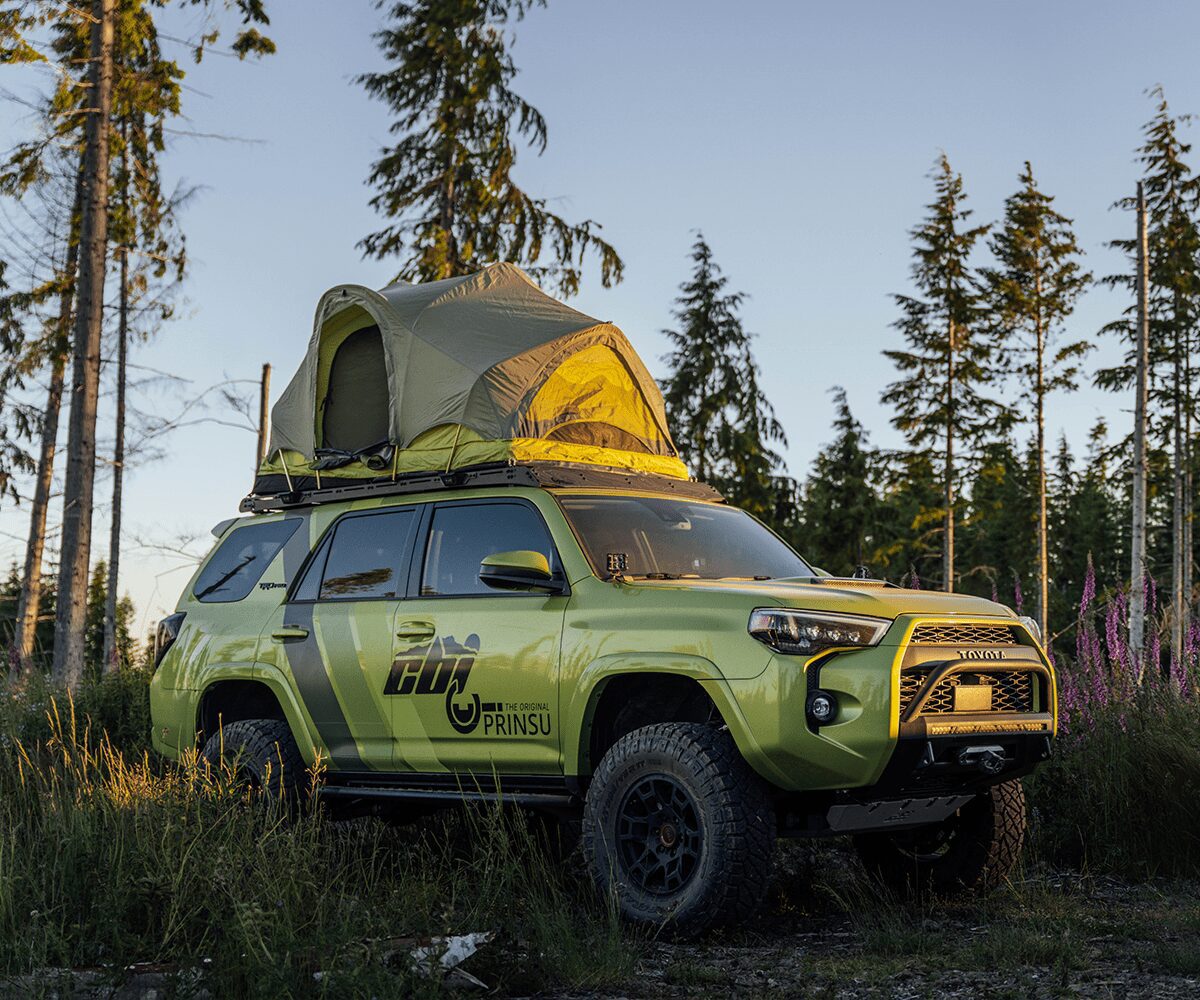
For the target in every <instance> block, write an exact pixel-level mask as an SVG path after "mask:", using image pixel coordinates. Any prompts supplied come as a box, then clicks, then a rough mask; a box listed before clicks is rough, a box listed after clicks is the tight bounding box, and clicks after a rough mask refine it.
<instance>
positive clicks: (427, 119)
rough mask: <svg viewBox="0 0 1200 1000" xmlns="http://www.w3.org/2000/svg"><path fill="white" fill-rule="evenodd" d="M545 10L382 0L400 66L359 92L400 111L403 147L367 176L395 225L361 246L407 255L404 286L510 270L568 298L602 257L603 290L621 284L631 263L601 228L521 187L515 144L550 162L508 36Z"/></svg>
mask: <svg viewBox="0 0 1200 1000" xmlns="http://www.w3.org/2000/svg"><path fill="white" fill-rule="evenodd" d="M545 2H546V0H378V4H377V5H378V6H379V7H381V8H383V7H386V8H387V9H388V12H389V18H390V23H389V25H388V26H387V27H386V28H384V29H383V30H382V31H380V32H378V33H377V34H376V36H375V37H376V39H377V40H378V42H379V46H380V48H381V49H382V51H383V54H384V56H385V57H386V58H387V60H388V63H389V64H391V68H389V69H388V70H386V71H384V72H381V73H364V74H362V75H361V76H359V77H358V82H359V83H361V84H362V85H363V87H364V88H365V89H366V91H367V93H368V94H370V95H371V96H372V97H374V98H378V99H379V100H381V101H383V102H384V103H385V104H387V106H388V108H389V109H390V110H391V111H392V112H393V113H394V115H395V119H394V121H393V122H392V125H391V132H392V134H393V135H395V136H398V139H397V141H396V143H395V145H393V146H390V147H389V148H387V149H384V150H383V151H382V156H381V157H380V159H379V160H377V161H376V162H375V163H374V164H373V165H372V168H371V174H370V177H369V178H368V183H369V184H370V185H371V186H372V187H373V188H374V189H375V191H376V194H375V196H374V197H373V198H372V199H371V206H372V207H373V208H375V209H376V211H378V212H379V213H380V214H381V215H383V216H384V218H385V219H386V220H388V221H387V225H386V227H385V228H384V229H381V230H379V231H378V232H375V233H371V234H370V235H369V236H367V237H366V238H365V239H364V240H363V241H362V242H361V243H360V244H359V246H360V247H361V248H362V250H363V251H364V253H365V254H366V255H367V256H371V257H376V258H379V259H386V258H390V257H397V256H398V257H400V259H401V262H400V272H399V275H398V277H399V279H402V280H406V281H436V280H437V279H439V278H452V277H455V276H457V275H462V274H469V273H471V272H472V271H477V270H479V269H480V268H481V267H483V266H484V265H485V264H489V263H492V262H494V261H502V260H503V261H510V262H512V263H514V264H519V265H521V266H523V267H525V268H526V269H527V270H528V271H529V272H530V274H531V275H532V276H533V277H534V278H535V280H539V281H544V282H547V283H551V284H553V285H554V286H555V287H556V288H557V289H558V291H559V293H560V294H562V295H564V296H569V295H573V294H575V293H576V292H577V291H578V290H579V282H580V279H581V276H582V269H583V263H584V259H585V257H586V256H587V255H588V254H589V253H594V254H595V255H596V256H597V257H598V258H599V262H600V277H601V281H602V282H603V283H604V286H605V287H606V288H607V287H609V286H610V285H612V284H614V283H616V282H618V281H620V280H621V272H622V270H623V267H624V265H623V264H622V262H621V258H620V257H619V256H618V255H617V252H616V250H614V249H613V247H612V246H611V245H609V244H608V243H606V242H605V241H604V240H603V239H601V238H600V236H599V235H598V230H599V228H600V227H599V226H598V225H597V224H596V223H595V222H592V221H590V220H587V221H584V222H581V223H577V224H573V223H569V222H567V221H566V220H565V219H563V218H562V217H561V216H559V215H556V214H555V213H554V212H552V211H550V209H549V207H548V203H547V201H546V199H544V198H534V197H533V196H531V195H529V194H528V193H526V192H525V191H524V190H522V189H521V188H520V187H519V186H518V185H517V183H516V181H515V180H514V179H513V177H512V170H513V166H514V164H515V162H516V155H517V150H516V144H515V139H516V137H520V138H521V139H523V140H524V141H525V142H526V143H527V144H528V145H530V146H531V147H532V148H533V149H534V150H536V151H537V152H538V153H541V152H543V151H544V150H545V148H546V138H547V136H546V122H545V120H544V119H543V118H542V116H541V114H540V113H539V112H538V110H537V109H536V108H534V107H533V106H532V105H530V104H529V103H528V102H527V101H525V100H524V98H522V97H520V96H519V95H518V94H516V93H515V92H514V91H513V90H512V87H511V84H512V80H513V77H514V76H516V72H517V70H516V66H515V65H514V64H513V61H512V57H511V55H510V54H509V46H510V41H511V39H510V37H509V34H508V31H507V29H508V27H509V25H510V24H511V23H512V22H514V21H518V20H520V19H521V18H522V17H523V16H524V15H525V13H526V11H527V10H529V8H530V7H533V6H544V5H545Z"/></svg>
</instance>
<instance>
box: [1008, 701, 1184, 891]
mask: <svg viewBox="0 0 1200 1000" xmlns="http://www.w3.org/2000/svg"><path fill="white" fill-rule="evenodd" d="M1197 734H1200V700H1197V699H1194V698H1193V699H1190V700H1185V699H1180V698H1177V697H1174V696H1173V695H1170V694H1164V693H1161V692H1159V693H1155V692H1149V691H1147V692H1144V693H1143V694H1142V695H1140V696H1139V697H1137V698H1136V699H1134V700H1132V701H1130V702H1128V703H1117V704H1112V705H1109V706H1107V707H1106V708H1103V709H1100V710H1097V711H1096V713H1095V716H1094V718H1093V719H1092V720H1090V721H1089V724H1088V725H1086V726H1081V727H1079V729H1078V730H1077V731H1074V732H1071V733H1069V734H1066V735H1065V736H1064V737H1063V738H1062V739H1060V740H1059V741H1058V744H1057V746H1056V748H1055V756H1054V757H1053V758H1052V759H1051V761H1050V762H1049V763H1048V764H1046V765H1045V766H1043V767H1041V768H1039V769H1038V770H1037V771H1036V772H1035V773H1034V774H1033V775H1032V776H1031V777H1030V778H1029V779H1027V781H1026V789H1027V792H1028V795H1029V801H1030V807H1031V813H1032V820H1033V822H1032V824H1031V827H1032V834H1033V843H1032V848H1033V851H1034V854H1035V856H1037V857H1042V858H1045V859H1046V860H1049V861H1052V862H1054V863H1056V864H1059V865H1068V866H1071V867H1074V868H1079V869H1084V870H1094V871H1107V872H1118V873H1121V874H1123V875H1125V876H1126V877H1133V878H1149V877H1154V876H1158V875H1166V876H1175V877H1189V878H1194V877H1197V876H1198V875H1200V740H1198V739H1197Z"/></svg>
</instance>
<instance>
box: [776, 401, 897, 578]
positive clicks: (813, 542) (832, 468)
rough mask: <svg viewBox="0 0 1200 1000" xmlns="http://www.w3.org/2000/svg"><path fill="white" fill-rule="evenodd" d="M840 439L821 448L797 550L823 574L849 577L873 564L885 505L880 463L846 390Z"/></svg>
mask: <svg viewBox="0 0 1200 1000" xmlns="http://www.w3.org/2000/svg"><path fill="white" fill-rule="evenodd" d="M833 392H834V405H835V406H836V408H837V416H836V417H835V419H834V422H833V429H834V432H835V435H836V436H835V437H834V440H833V441H832V442H831V443H830V444H828V445H826V446H825V447H824V448H823V449H821V452H820V454H818V455H817V458H816V461H815V462H814V463H813V470H812V474H811V475H810V476H809V478H808V483H807V486H806V489H805V491H804V506H803V517H802V528H801V531H800V532H799V533H798V537H797V538H796V542H797V548H799V549H800V551H801V552H803V553H804V555H805V556H806V557H807V558H809V559H811V560H813V561H814V562H815V563H816V564H817V565H819V566H820V567H821V568H822V569H824V570H826V571H828V572H831V573H834V574H836V575H842V576H849V575H850V574H851V573H853V572H854V571H855V570H856V569H857V568H858V567H859V566H861V565H868V564H870V563H871V562H872V561H873V559H874V556H875V549H876V546H877V544H878V521H879V517H880V501H879V497H878V496H877V495H876V493H875V487H874V484H875V482H876V481H877V479H878V468H877V466H878V464H879V459H878V456H877V455H876V453H875V452H874V450H873V449H871V448H870V447H869V445H868V443H867V433H866V431H864V430H863V426H862V424H860V423H859V422H858V421H857V420H856V419H855V418H854V414H853V413H851V412H850V404H849V402H848V401H847V399H846V390H845V389H843V388H841V387H840V386H839V387H837V388H835V389H834V390H833Z"/></svg>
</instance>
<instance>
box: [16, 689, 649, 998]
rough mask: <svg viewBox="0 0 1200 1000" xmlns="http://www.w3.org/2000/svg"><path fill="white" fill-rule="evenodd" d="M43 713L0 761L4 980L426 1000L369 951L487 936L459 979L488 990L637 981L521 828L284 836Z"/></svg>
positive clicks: (475, 817) (495, 824) (314, 830)
mask: <svg viewBox="0 0 1200 1000" xmlns="http://www.w3.org/2000/svg"><path fill="white" fill-rule="evenodd" d="M41 708H42V711H43V718H41V719H40V720H39V721H37V722H36V723H34V722H31V721H30V720H28V719H25V720H21V725H19V726H10V727H9V728H8V730H7V732H6V738H5V739H4V741H3V744H2V745H0V973H3V974H6V975H8V976H13V975H22V974H27V973H30V972H32V971H35V970H50V969H64V968H80V967H91V966H99V967H102V968H106V969H109V970H112V973H113V975H114V977H117V978H119V976H120V974H121V972H120V970H122V969H123V968H124V967H126V966H128V965H132V964H134V963H145V962H153V963H159V964H161V965H164V966H165V967H167V968H169V969H175V970H178V975H179V976H180V977H182V978H181V985H182V984H183V982H184V980H186V981H187V982H193V980H194V977H195V974H196V970H198V969H200V970H203V979H204V982H205V984H206V985H207V988H209V989H214V988H215V990H216V995H228V996H232V995H238V996H279V995H312V994H318V993H326V994H332V995H355V994H360V993H361V994H364V995H367V994H369V995H372V996H389V995H397V996H401V995H403V996H411V995H425V994H431V993H436V992H438V991H440V990H441V988H442V986H441V983H440V981H439V980H438V979H437V978H436V977H435V978H433V979H430V978H428V977H426V976H424V975H423V974H421V973H419V972H418V971H416V970H414V969H412V968H411V967H409V963H407V962H406V961H405V960H404V958H403V955H404V954H405V953H404V952H403V950H401V952H400V957H398V958H397V957H395V956H394V955H393V957H392V958H391V959H389V960H388V961H385V960H384V957H383V956H384V955H386V954H392V953H394V952H395V949H390V950H389V949H388V948H385V947H383V946H382V945H380V944H379V942H386V941H390V940H392V939H395V938H398V937H403V936H406V935H433V934H458V933H467V932H471V931H495V932H497V934H498V937H497V939H496V940H495V941H494V942H493V943H492V944H490V945H488V946H487V947H486V948H485V949H484V950H483V951H482V952H481V954H480V955H479V956H477V958H475V959H472V964H471V966H470V968H472V969H473V970H475V972H476V974H477V975H481V976H485V977H486V978H487V981H488V982H489V984H490V985H493V986H497V985H503V984H506V983H508V984H511V985H513V986H514V987H515V986H518V985H519V986H520V987H521V988H523V989H528V990H538V989H544V988H546V987H548V986H551V985H558V986H563V987H567V988H594V987H596V986H600V985H604V984H607V983H613V982H617V981H620V980H622V979H624V978H626V977H627V976H628V975H629V974H630V973H631V972H632V969H633V966H634V963H635V962H636V958H637V949H638V945H637V942H636V940H635V939H633V938H631V937H629V936H628V935H626V934H625V932H623V930H622V929H621V927H620V925H619V923H618V921H617V919H616V916H615V914H614V913H612V912H611V910H610V909H609V908H608V907H607V906H606V905H605V903H604V902H603V901H602V900H598V899H596V898H595V897H594V896H593V894H592V893H591V892H590V890H589V888H588V886H587V884H586V880H584V879H580V878H578V877H575V876H576V874H577V873H574V872H573V871H572V870H571V869H570V868H569V867H564V866H563V865H562V863H560V862H557V861H555V860H553V859H552V858H550V857H549V856H548V855H547V854H546V853H545V852H544V851H543V850H542V849H541V848H540V846H539V844H538V843H537V842H536V839H535V837H534V836H533V834H532V833H531V831H530V829H529V828H528V826H527V824H526V823H525V822H524V821H523V818H522V817H521V816H520V815H519V814H514V813H512V812H510V811H501V810H500V809H496V808H489V809H479V810H460V811H457V812H452V813H449V814H446V815H445V816H440V817H432V818H429V819H426V820H424V821H421V822H419V823H416V824H414V825H410V826H404V827H396V826H390V825H388V824H385V823H383V822H381V821H379V820H374V819H359V820H353V821H348V822H334V821H332V820H331V819H330V818H329V817H328V816H326V815H325V814H324V813H323V812H322V811H320V810H306V811H304V813H303V814H302V815H298V816H297V815H294V814H292V813H291V812H289V810H288V809H287V808H286V806H285V805H283V804H281V803H278V802H274V801H264V800H263V799H262V798H260V797H257V796H255V795H254V794H253V793H252V792H250V791H249V790H248V789H246V788H245V787H243V786H241V785H239V784H238V783H237V782H236V781H235V780H234V779H233V776H232V775H231V774H230V773H229V772H228V771H227V770H225V769H223V768H211V767H209V766H208V765H207V764H206V763H205V762H204V761H203V760H201V759H199V758H198V757H197V756H196V755H195V754H190V755H186V756H185V757H184V759H183V760H182V761H180V762H179V763H177V764H176V763H168V762H164V761H161V760H159V759H158V758H156V757H153V756H152V755H150V754H149V753H148V752H147V751H146V750H145V749H141V750H138V749H135V750H133V751H131V752H127V751H125V750H124V749H122V748H120V747H119V746H117V745H116V744H115V742H114V741H113V739H112V738H111V737H110V736H109V734H108V733H107V732H104V731H99V730H97V729H96V728H95V726H94V723H92V722H91V720H90V719H89V717H88V716H85V715H83V714H82V713H81V712H80V711H79V709H78V707H77V706H76V705H74V704H73V703H72V702H71V701H70V700H67V701H63V700H60V699H58V698H54V697H48V698H47V700H46V701H45V703H44V705H42V706H41ZM18 730H19V732H17V731H18ZM31 734H33V738H29V737H30V735H31ZM317 973H320V976H317V975H316V974H317ZM189 977H191V978H189Z"/></svg>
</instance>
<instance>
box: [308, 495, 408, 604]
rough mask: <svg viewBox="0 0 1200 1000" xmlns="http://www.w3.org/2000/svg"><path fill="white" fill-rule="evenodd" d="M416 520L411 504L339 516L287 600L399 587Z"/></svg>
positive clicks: (365, 596) (390, 591)
mask: <svg viewBox="0 0 1200 1000" xmlns="http://www.w3.org/2000/svg"><path fill="white" fill-rule="evenodd" d="M416 520H417V512H416V510H415V509H413V508H411V507H408V508H405V509H403V510H389V511H380V512H378V513H370V514H355V515H352V516H350V517H344V518H342V519H341V520H340V521H338V523H337V524H336V525H334V528H333V531H332V533H331V536H330V537H329V538H327V539H326V541H325V542H324V543H323V544H322V545H321V548H320V550H319V551H318V552H317V554H316V557H315V558H314V559H313V561H312V563H311V564H310V565H309V567H308V570H307V571H306V572H305V574H304V579H303V580H301V581H300V584H299V585H298V586H297V587H296V592H295V594H294V595H293V596H292V600H293V601H314V600H322V601H369V600H375V599H378V598H394V597H395V596H396V595H397V593H399V591H400V590H401V589H402V587H403V581H404V579H405V576H406V572H405V570H406V567H407V564H408V554H409V551H410V549H411V547H412V533H413V530H414V529H415V527H416Z"/></svg>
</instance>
